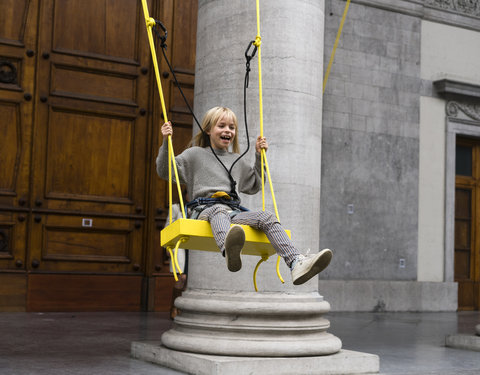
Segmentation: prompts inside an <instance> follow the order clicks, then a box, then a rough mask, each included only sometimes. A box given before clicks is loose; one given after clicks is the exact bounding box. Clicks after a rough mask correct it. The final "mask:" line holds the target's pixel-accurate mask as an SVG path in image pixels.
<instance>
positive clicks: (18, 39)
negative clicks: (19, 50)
mask: <svg viewBox="0 0 480 375" xmlns="http://www.w3.org/2000/svg"><path fill="white" fill-rule="evenodd" d="M31 3H32V1H29V0H3V1H2V12H0V40H2V42H6V41H10V42H11V43H14V44H19V45H21V44H23V41H24V35H25V24H26V21H27V17H28V10H29V6H30V5H32V4H31ZM34 5H35V4H33V6H34Z"/></svg>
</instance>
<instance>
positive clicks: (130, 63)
mask: <svg viewBox="0 0 480 375" xmlns="http://www.w3.org/2000/svg"><path fill="white" fill-rule="evenodd" d="M39 24H40V25H41V27H40V28H39V31H38V47H37V48H38V55H39V56H38V59H37V67H36V68H37V81H36V95H35V97H34V100H33V101H34V103H35V106H36V113H35V117H34V123H35V126H34V133H33V161H32V188H31V201H32V215H31V220H30V225H31V238H30V249H29V254H28V260H27V267H28V270H29V271H30V276H29V282H28V295H27V304H28V305H27V308H28V309H30V310H70V309H74V310H103V309H108V310H117V309H120V310H139V309H140V308H141V299H142V277H143V273H144V271H145V262H144V252H143V249H144V230H145V218H146V216H145V211H146V209H147V204H148V199H146V198H147V197H146V194H145V193H146V181H148V173H147V172H148V168H147V165H148V164H147V163H148V157H149V151H150V150H149V145H148V142H147V140H148V134H149V128H148V121H147V119H148V116H147V115H148V111H147V110H148V104H149V103H148V89H147V88H148V85H149V76H148V75H147V73H148V71H149V66H150V60H149V55H148V50H147V44H146V43H144V40H145V39H146V33H145V30H144V29H145V26H144V20H143V18H142V9H141V4H140V2H139V1H132V0H116V1H108V0H63V1H54V0H44V1H42V2H41V3H40V8H39ZM92 275H96V276H95V277H92Z"/></svg>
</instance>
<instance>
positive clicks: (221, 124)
mask: <svg viewBox="0 0 480 375" xmlns="http://www.w3.org/2000/svg"><path fill="white" fill-rule="evenodd" d="M236 132H237V127H236V123H235V121H234V118H233V116H230V115H229V114H228V113H224V114H223V115H222V116H221V117H220V118H219V119H218V121H217V123H216V124H215V126H214V127H213V128H212V129H211V130H210V131H208V132H207V134H208V135H209V136H210V144H211V145H212V147H213V148H215V149H217V150H225V151H228V147H229V146H230V145H231V144H232V143H233V141H234V139H235V135H236Z"/></svg>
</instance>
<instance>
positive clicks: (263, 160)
mask: <svg viewBox="0 0 480 375" xmlns="http://www.w3.org/2000/svg"><path fill="white" fill-rule="evenodd" d="M256 11H257V36H256V37H255V41H254V42H253V44H254V45H255V47H257V54H258V106H259V114H260V137H263V87H262V38H261V36H260V0H256ZM264 165H265V169H266V172H267V177H268V183H269V185H270V192H271V194H272V201H273V208H274V209H275V215H276V217H277V220H278V221H280V216H279V214H278V208H277V201H276V199H275V192H274V191H273V184H272V177H271V175H270V168H269V167H268V161H267V153H266V152H265V150H264V149H262V151H261V168H262V176H261V177H262V209H263V211H265V173H264ZM262 261H264V260H263V259H262V260H261V261H260V262H258V264H257V267H256V268H255V272H254V276H253V281H254V285H255V291H258V290H257V282H256V274H257V270H258V267H259V266H260V264H261V263H262ZM279 261H280V256H278V258H277V276H278V278H279V279H280V281H281V282H282V283H283V282H284V281H283V278H282V275H281V274H280V268H279Z"/></svg>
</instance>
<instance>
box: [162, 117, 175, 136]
mask: <svg viewBox="0 0 480 375" xmlns="http://www.w3.org/2000/svg"><path fill="white" fill-rule="evenodd" d="M162 135H163V139H167V138H168V136H169V135H173V128H172V123H171V122H170V121H169V122H166V123H165V124H163V125H162Z"/></svg>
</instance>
